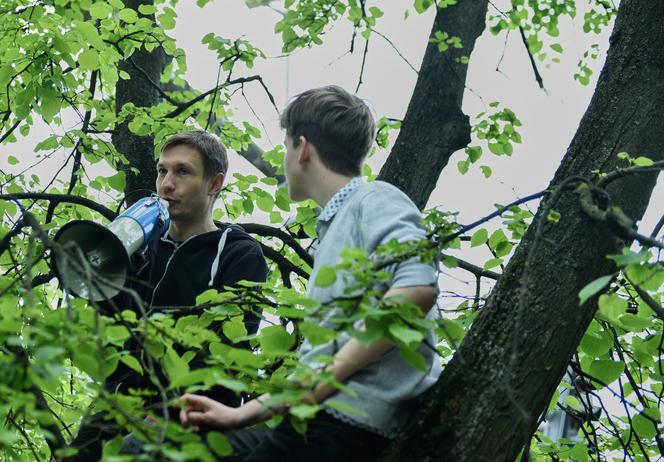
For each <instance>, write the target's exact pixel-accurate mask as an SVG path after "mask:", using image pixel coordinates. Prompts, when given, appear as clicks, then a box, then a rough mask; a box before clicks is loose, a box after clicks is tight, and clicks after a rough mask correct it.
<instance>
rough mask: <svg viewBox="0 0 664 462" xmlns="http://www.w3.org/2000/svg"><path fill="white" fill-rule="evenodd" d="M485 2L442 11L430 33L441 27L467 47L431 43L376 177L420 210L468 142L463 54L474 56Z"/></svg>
mask: <svg viewBox="0 0 664 462" xmlns="http://www.w3.org/2000/svg"><path fill="white" fill-rule="evenodd" d="M487 6H488V1H487V0H475V1H473V2H457V4H455V5H451V6H447V7H444V8H440V9H438V12H437V14H436V18H435V21H434V24H433V27H432V29H431V34H430V37H432V38H435V34H436V32H440V31H443V32H446V33H448V34H449V35H450V36H456V37H459V38H460V39H461V43H462V44H463V48H462V49H456V48H453V47H452V48H450V49H448V50H447V51H445V52H440V51H439V49H438V45H437V43H433V42H432V43H429V45H428V46H427V50H426V53H425V55H424V60H423V61H422V66H421V68H420V72H419V74H418V78H417V83H416V84H415V90H414V91H413V96H412V98H411V100H410V103H409V105H408V110H407V111H406V115H405V117H404V119H403V124H402V126H401V131H400V132H399V136H398V137H397V140H396V142H395V144H394V147H393V148H392V152H391V153H390V155H389V157H388V158H387V161H386V162H385V165H383V167H382V169H381V171H380V174H379V175H378V179H379V180H383V181H387V182H389V183H392V184H394V185H395V186H397V187H398V188H399V189H401V190H402V191H404V192H405V193H406V194H407V195H408V196H409V197H410V198H411V199H412V200H413V202H415V204H416V205H417V206H418V207H419V208H420V209H422V208H424V207H425V205H426V203H427V201H428V199H429V195H430V194H431V192H432V191H433V189H434V188H435V187H436V183H437V181H438V178H439V176H440V172H441V171H442V170H443V168H444V167H445V166H446V165H447V163H448V161H449V159H450V157H451V156H452V154H453V153H454V152H456V151H457V150H459V149H463V148H464V147H466V146H467V145H468V143H469V142H470V123H469V121H468V117H467V116H466V115H465V114H464V113H463V111H462V109H461V104H462V102H463V94H464V91H465V89H466V74H467V72H468V65H467V64H464V63H463V60H462V59H461V58H463V57H469V56H470V55H471V53H472V51H473V48H474V47H475V41H476V40H477V38H478V37H479V36H480V34H481V33H482V31H483V30H484V27H485V22H486V12H487ZM404 172H408V175H404Z"/></svg>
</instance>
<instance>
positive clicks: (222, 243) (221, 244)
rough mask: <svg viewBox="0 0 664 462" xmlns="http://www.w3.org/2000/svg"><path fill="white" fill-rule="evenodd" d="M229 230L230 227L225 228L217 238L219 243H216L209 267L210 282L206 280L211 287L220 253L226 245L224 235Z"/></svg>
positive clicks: (217, 267) (217, 268)
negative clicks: (215, 254) (215, 253)
mask: <svg viewBox="0 0 664 462" xmlns="http://www.w3.org/2000/svg"><path fill="white" fill-rule="evenodd" d="M229 232H231V228H227V229H226V231H224V233H223V234H222V235H221V237H220V238H219V244H218V245H217V256H216V257H215V259H214V261H213V262H212V268H210V282H208V286H209V287H212V284H214V277H215V276H216V275H217V271H218V270H219V260H221V253H222V252H223V251H224V247H225V246H226V236H227V235H228V233H229Z"/></svg>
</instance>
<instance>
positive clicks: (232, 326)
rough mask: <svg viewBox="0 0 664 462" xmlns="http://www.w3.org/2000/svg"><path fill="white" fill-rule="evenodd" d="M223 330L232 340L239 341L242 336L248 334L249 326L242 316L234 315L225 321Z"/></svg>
mask: <svg viewBox="0 0 664 462" xmlns="http://www.w3.org/2000/svg"><path fill="white" fill-rule="evenodd" d="M221 331H222V332H223V333H224V335H225V336H226V337H228V339H229V340H230V341H231V342H237V341H238V340H239V339H241V338H242V337H246V336H247V328H246V326H245V325H244V320H243V317H242V316H234V317H232V318H230V319H229V320H227V321H225V322H224V324H223V326H222V328H221Z"/></svg>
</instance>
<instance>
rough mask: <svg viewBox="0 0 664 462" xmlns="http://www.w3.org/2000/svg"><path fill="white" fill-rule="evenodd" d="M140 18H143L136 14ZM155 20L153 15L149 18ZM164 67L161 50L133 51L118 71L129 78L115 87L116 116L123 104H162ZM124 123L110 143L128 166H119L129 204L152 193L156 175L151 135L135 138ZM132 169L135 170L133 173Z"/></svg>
mask: <svg viewBox="0 0 664 462" xmlns="http://www.w3.org/2000/svg"><path fill="white" fill-rule="evenodd" d="M124 3H125V6H126V7H127V8H132V9H134V10H136V11H137V12H138V7H139V5H153V4H154V1H153V0H125V1H124ZM138 14H139V16H145V15H143V14H141V13H138ZM148 17H150V18H151V19H153V20H154V17H153V16H148ZM165 66H166V54H165V53H164V50H163V48H162V47H157V48H155V49H154V50H152V51H150V52H148V51H146V50H145V49H144V48H141V49H140V50H137V51H136V52H134V53H133V54H132V55H131V56H130V57H129V58H127V59H126V60H124V61H121V62H120V64H119V66H118V71H125V72H127V73H128V74H129V75H130V76H131V79H129V80H123V79H119V80H118V83H117V84H116V86H115V110H116V113H119V112H120V110H121V109H122V106H123V105H124V104H126V103H134V104H135V105H136V106H137V107H152V106H156V105H157V104H159V103H160V101H161V95H160V94H159V90H158V89H157V88H156V86H155V85H154V84H157V85H158V84H159V80H160V79H161V74H162V72H163V71H164V67H165ZM130 121H131V120H126V121H125V122H124V123H122V124H118V125H117V126H116V127H115V133H114V134H113V137H112V140H113V144H114V145H115V148H116V149H117V150H118V152H120V153H121V154H123V155H124V156H125V157H126V158H127V161H128V164H123V165H120V166H118V167H119V169H120V170H122V171H124V172H125V175H126V185H125V199H126V201H127V204H128V205H131V204H133V203H134V202H136V201H137V200H138V199H140V198H141V197H144V196H147V195H149V194H150V192H151V191H154V188H155V181H156V179H157V172H156V169H155V158H154V136H152V135H146V136H138V135H136V134H134V133H132V132H131V131H130V130H129V127H128V125H129V122H130ZM132 168H136V169H138V173H133V172H132V170H131V169H132Z"/></svg>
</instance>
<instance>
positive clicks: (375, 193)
mask: <svg viewBox="0 0 664 462" xmlns="http://www.w3.org/2000/svg"><path fill="white" fill-rule="evenodd" d="M354 202H356V205H357V206H358V207H361V208H362V209H364V210H366V209H369V210H371V211H372V212H375V213H389V211H390V210H394V209H404V208H405V209H409V210H413V211H418V212H419V210H418V209H417V207H416V206H415V204H414V203H413V201H411V200H410V198H409V197H408V196H407V195H406V194H405V193H404V192H403V191H401V190H400V189H399V188H397V187H396V186H394V185H393V184H390V183H386V182H385V181H372V182H371V183H366V184H365V185H363V186H362V187H361V189H360V190H359V191H358V195H357V197H356V201H354Z"/></svg>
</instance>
